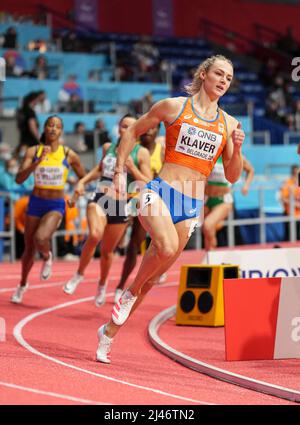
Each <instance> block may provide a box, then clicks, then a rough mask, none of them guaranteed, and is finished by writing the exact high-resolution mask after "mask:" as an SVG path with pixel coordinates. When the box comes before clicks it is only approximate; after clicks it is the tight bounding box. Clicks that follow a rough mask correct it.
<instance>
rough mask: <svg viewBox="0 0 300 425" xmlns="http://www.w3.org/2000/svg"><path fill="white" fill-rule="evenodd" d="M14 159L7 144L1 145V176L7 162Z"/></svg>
mask: <svg viewBox="0 0 300 425" xmlns="http://www.w3.org/2000/svg"><path fill="white" fill-rule="evenodd" d="M11 157H12V153H11V148H10V146H9V145H8V144H7V143H0V174H2V173H3V172H4V169H5V161H7V160H8V159H10V158H11Z"/></svg>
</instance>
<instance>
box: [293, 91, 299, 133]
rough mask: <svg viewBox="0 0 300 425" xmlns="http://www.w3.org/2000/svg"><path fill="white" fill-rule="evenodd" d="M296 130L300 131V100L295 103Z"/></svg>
mask: <svg viewBox="0 0 300 425" xmlns="http://www.w3.org/2000/svg"><path fill="white" fill-rule="evenodd" d="M294 117H295V130H296V131H300V99H298V100H297V101H296V102H295V106H294Z"/></svg>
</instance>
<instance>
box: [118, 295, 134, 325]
mask: <svg viewBox="0 0 300 425" xmlns="http://www.w3.org/2000/svg"><path fill="white" fill-rule="evenodd" d="M136 300H137V296H134V295H132V293H131V292H130V291H129V290H125V291H124V292H123V294H122V295H121V297H120V298H119V300H118V301H117V303H116V304H115V305H114V308H113V311H112V320H113V322H114V324H115V325H118V326H120V325H123V323H125V322H126V320H127V318H128V316H129V314H130V311H131V309H132V307H133V304H134V303H135V302H136Z"/></svg>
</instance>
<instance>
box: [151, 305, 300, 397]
mask: <svg viewBox="0 0 300 425" xmlns="http://www.w3.org/2000/svg"><path fill="white" fill-rule="evenodd" d="M175 313H176V305H175V306H172V307H169V308H168V309H166V310H163V311H162V312H161V313H159V314H158V315H157V316H155V317H154V318H153V319H152V320H151V322H150V324H149V327H148V335H149V338H150V341H151V343H152V344H153V345H154V347H155V348H157V349H158V350H159V351H161V352H162V353H163V354H165V355H166V356H168V357H170V358H171V359H172V360H175V361H177V362H178V363H181V364H183V365H184V366H186V367H188V368H190V369H193V370H195V371H197V372H200V373H203V374H205V375H209V376H211V377H212V378H217V379H220V380H222V381H226V382H229V383H230V384H235V385H239V386H241V387H244V388H247V389H250V390H254V391H258V392H262V393H266V394H269V395H272V396H275V397H279V398H284V399H287V400H290V401H294V402H297V403H299V402H300V392H299V391H296V390H292V389H290V388H285V387H280V386H278V385H272V384H269V383H268V382H265V381H259V380H256V379H252V378H248V377H247V376H244V375H239V374H236V373H232V372H229V371H227V370H226V369H220V368H218V367H215V366H212V365H210V364H208V363H204V362H201V361H199V360H196V359H194V358H193V357H190V356H187V355H186V354H184V353H181V352H180V351H177V350H175V349H174V348H172V347H170V346H169V345H168V344H166V343H165V342H163V341H162V340H161V339H160V337H159V336H158V330H159V328H160V326H161V325H163V324H164V323H165V322H166V321H167V320H169V319H170V318H171V317H173V316H174V315H175Z"/></svg>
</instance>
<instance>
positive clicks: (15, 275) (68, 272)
mask: <svg viewBox="0 0 300 425" xmlns="http://www.w3.org/2000/svg"><path fill="white" fill-rule="evenodd" d="M72 273H73V274H74V268H72V269H70V270H68V269H67V270H65V271H60V272H59V271H57V272H56V271H54V272H53V274H55V276H66V275H67V276H69V277H71V276H72ZM179 273H180V271H179V270H173V271H170V272H168V273H167V274H168V276H173V275H178V274H179ZM89 274H91V275H93V274H95V277H94V279H98V278H99V273H98V272H94V273H93V272H89ZM39 276H40V273H39V272H31V273H30V277H31V278H33V277H39ZM18 278H20V273H11V274H6V275H5V280H14V279H18ZM115 279H120V275H118V276H110V277H109V278H108V280H115Z"/></svg>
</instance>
